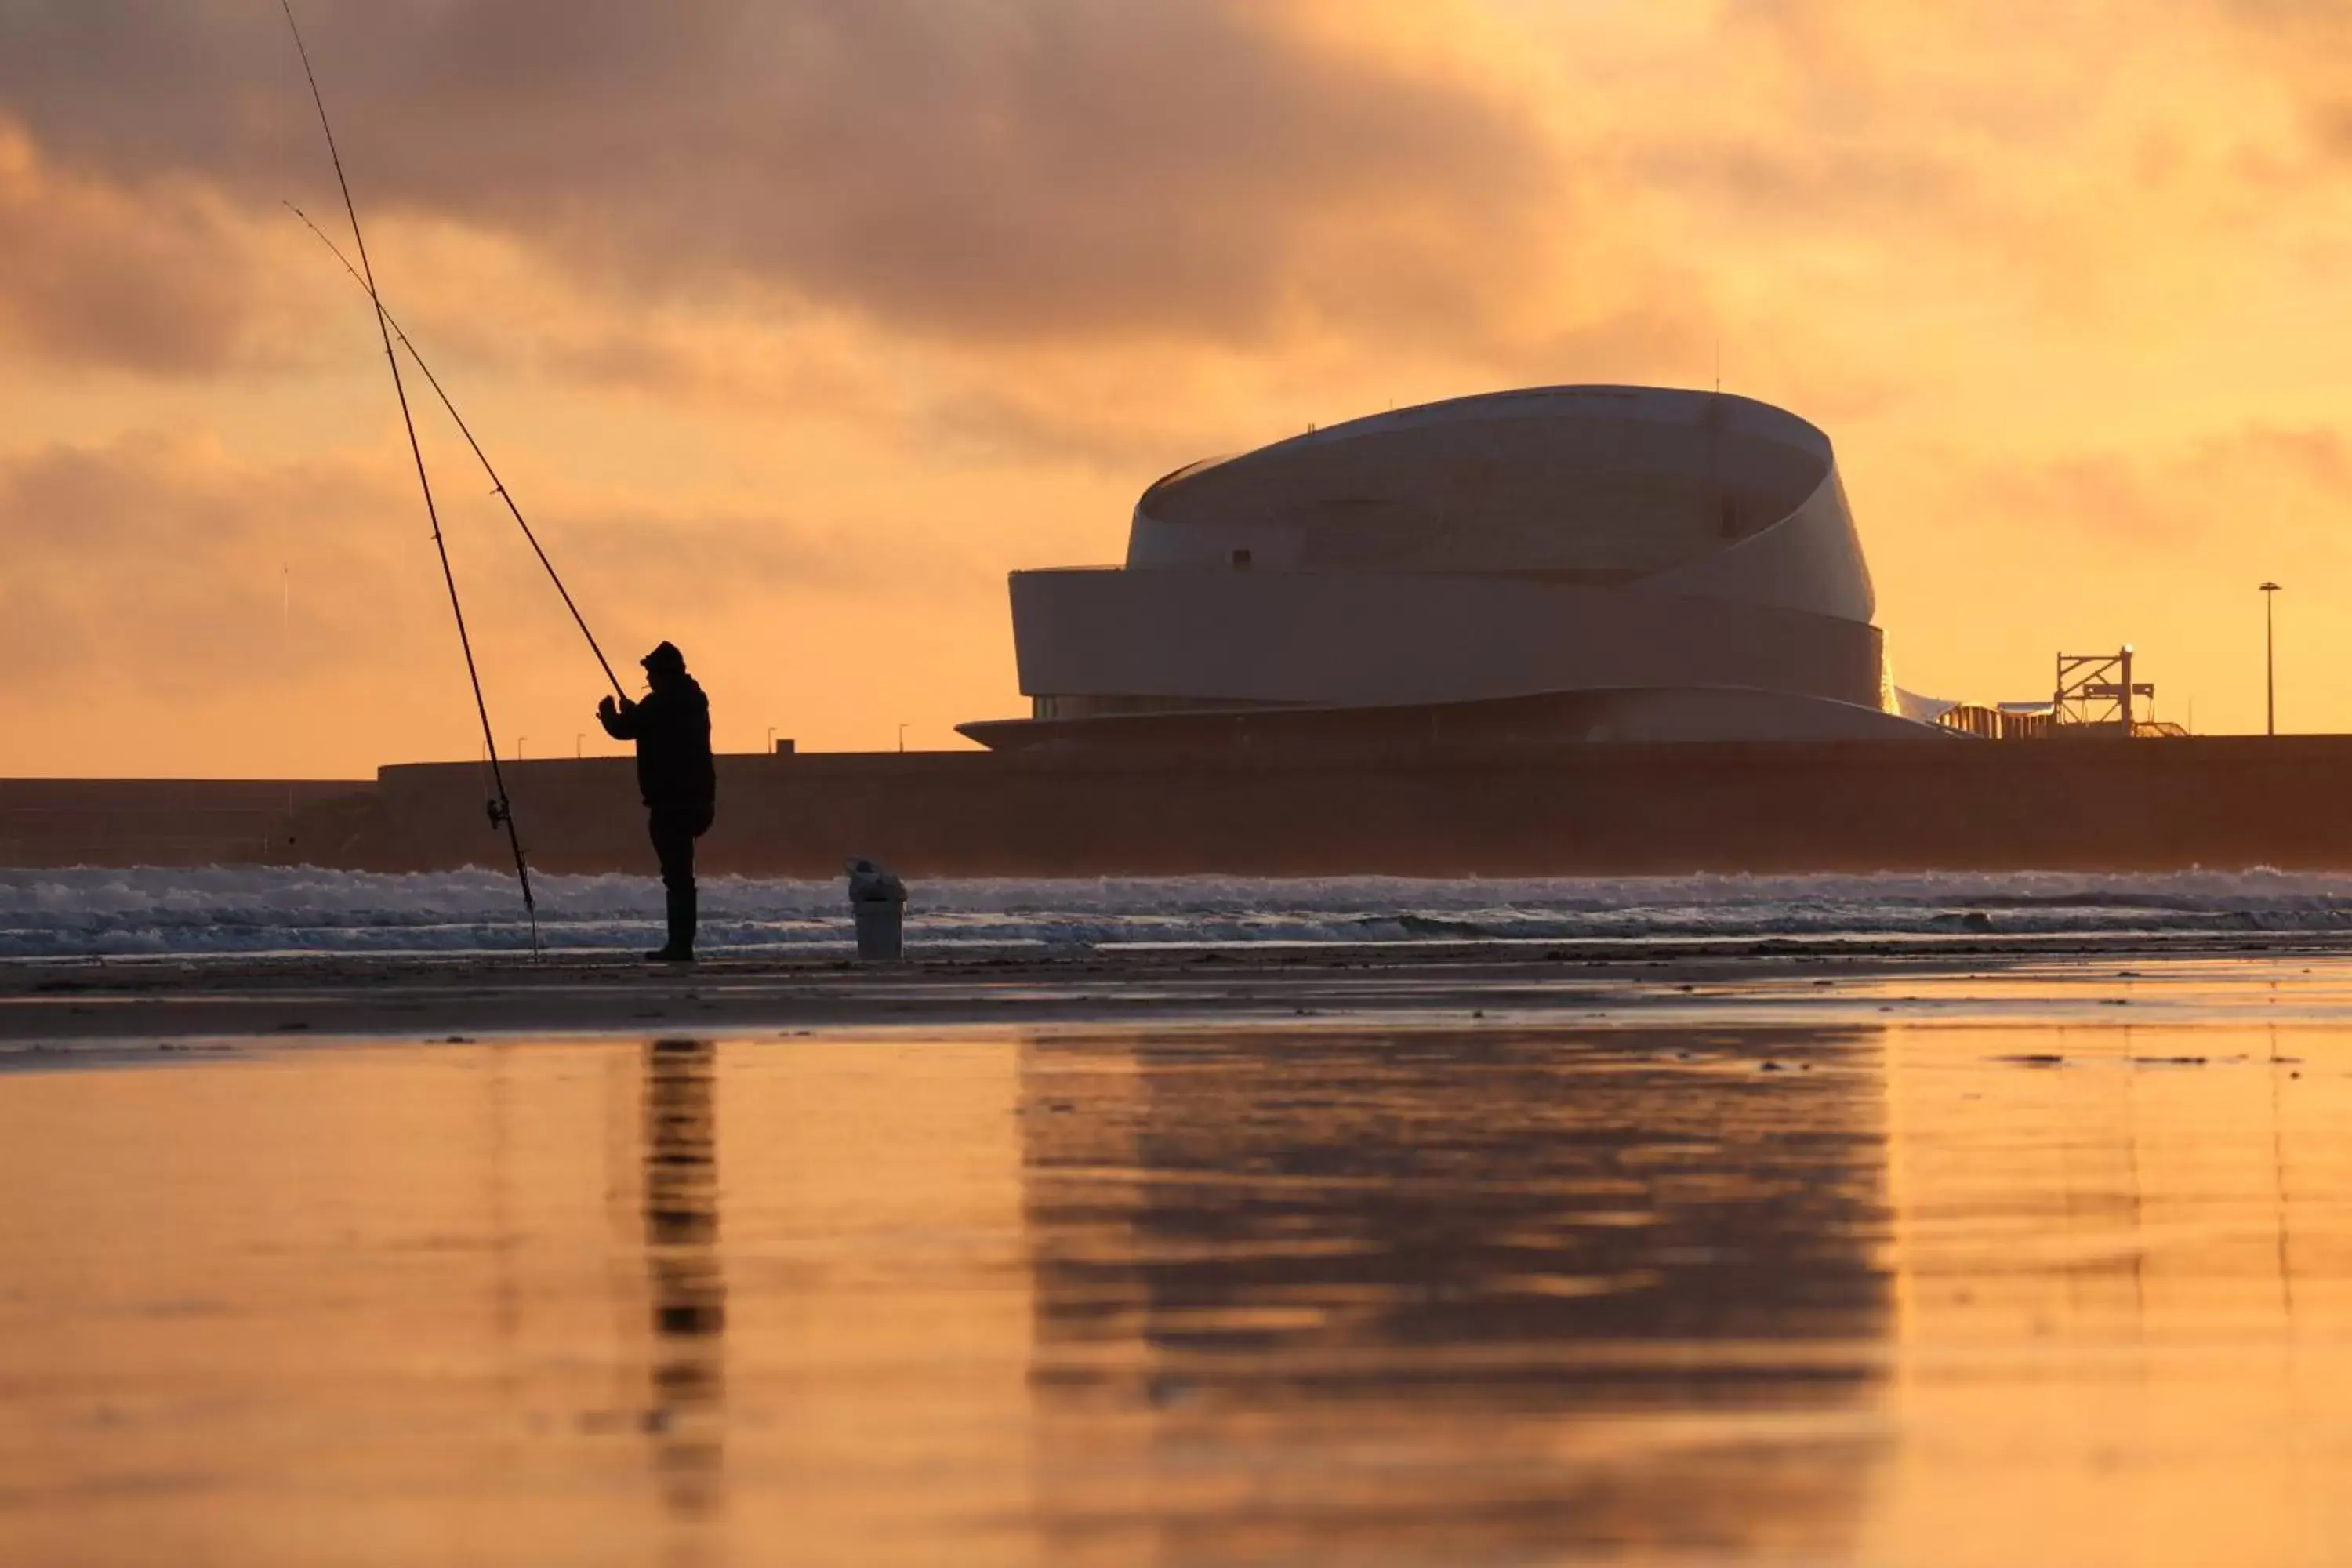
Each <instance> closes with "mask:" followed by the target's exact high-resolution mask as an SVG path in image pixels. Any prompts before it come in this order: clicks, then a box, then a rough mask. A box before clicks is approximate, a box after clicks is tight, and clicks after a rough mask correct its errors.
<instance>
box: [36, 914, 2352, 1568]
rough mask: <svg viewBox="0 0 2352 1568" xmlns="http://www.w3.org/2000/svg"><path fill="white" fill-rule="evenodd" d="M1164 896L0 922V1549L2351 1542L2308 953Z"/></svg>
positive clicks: (1502, 1554) (704, 1558) (1987, 1559)
mask: <svg viewBox="0 0 2352 1568" xmlns="http://www.w3.org/2000/svg"><path fill="white" fill-rule="evenodd" d="M1201 956H1202V955H1201V954H1199V953H1149V954H1120V955H1102V956H1099V957H1097V958H1092V959H1088V960H1086V961H1083V962H1080V963H1061V964H1058V965H1057V964H1055V963H1045V962H1040V961H1038V960H1035V959H1034V958H1028V959H1024V958H1020V957H1017V956H1005V957H1003V959H1002V961H1001V962H997V961H992V960H988V959H973V960H958V961H956V962H954V963H932V964H917V965H909V966H908V967H907V968H906V969H905V970H904V971H902V972H898V973H885V974H877V973H872V972H866V971H857V970H852V969H836V968H834V967H832V966H830V965H829V964H803V965H776V964H765V965H761V964H745V965H739V966H730V965H727V964H717V965H711V966H709V968H708V969H707V970H704V971H699V972H696V973H655V974H646V973H642V972H640V971H638V970H635V969H625V968H622V967H619V966H616V965H610V964H593V963H591V964H579V963H574V964H571V965H568V966H553V965H549V966H542V967H541V969H540V970H538V971H533V972H530V975H531V976H532V977H530V978H524V977H523V972H522V971H521V970H520V969H519V968H517V967H516V966H513V965H510V964H503V963H488V961H483V962H480V963H449V962H447V961H437V962H436V963H405V964H404V963H392V962H389V961H368V962H366V963H356V962H354V961H349V960H327V961H299V962H286V963H237V964H205V965H194V966H188V968H187V969H186V970H183V968H182V967H181V966H179V965H176V964H168V963H166V964H136V963H134V964H117V963H109V964H107V965H104V966H95V965H47V966H18V967H14V968H11V969H9V970H8V971H7V972H6V973H5V988H0V998H5V999H0V1031H5V1037H6V1039H7V1042H8V1044H7V1047H6V1052H5V1059H6V1060H7V1061H8V1062H9V1063H11V1064H12V1065H14V1066H16V1068H25V1069H35V1070H18V1071H13V1072H6V1073H0V1190H5V1192H6V1193H7V1194H9V1201H8V1203H7V1204H6V1205H5V1209H0V1387H5V1390H6V1394H7V1397H6V1400H5V1405H0V1475H5V1478H6V1479H5V1483H0V1561H6V1562H10V1563H17V1562H22V1563H45V1564H46V1563H155V1562H185V1563H205V1562H220V1563H241V1564H242V1563H256V1564H268V1563H303V1564H314V1563H418V1562H433V1563H794V1564H800V1563H807V1564H820V1563H821V1564H835V1563H839V1564H887V1563H1037V1564H1049V1563H1052V1564H1058V1563H1442V1564H1458V1563H1569V1562H1584V1561H1601V1560H1605V1561H1637V1562H1664V1563H1717V1562H1726V1561H1740V1562H1759V1563H1823V1562H1832V1563H1833V1562H1856V1563H2184V1564H2186V1563H2198V1564H2205V1563H2221V1562H2228V1563H2328V1562H2334V1561H2340V1559H2341V1542H2343V1541H2345V1540H2347V1539H2352V1502H2347V1498H2352V1487H2347V1480H2352V1415H2347V1414H2346V1411H2347V1401H2352V1147H2347V1139H2346V1138H2345V1136H2344V1130H2345V1128H2346V1127H2347V1120H2348V1119H2352V959H2347V957H2346V956H2345V955H2343V954H2342V953H2341V952H2336V951H2333V950H2330V949H2329V948H2328V947H2327V946H2326V944H2324V943H2320V942H2309V943H2306V944H2305V946H2304V947H2303V948H2301V949H2294V948H2288V947H2284V946H2279V947H2273V948H2270V949H2267V950H2265V951H2263V952H2242V951H2226V950H2221V949H2216V948H2212V947H2210V946H2208V947H2203V948H2198V949H2182V948H2175V949H2162V948H2161V947H2160V945H2150V944H2146V943H2142V944H2139V945H2138V946H2137V948H2135V949H2132V950H2130V951H2126V950H2124V949H2122V948H2116V949H2111V950H2105V951H2084V950H2083V944H2081V943H2077V944H2075V951H2074V952H2054V951H2041V950H2032V949H2023V948H2021V949H2016V950H1996V949H1994V948H1990V947H1982V946H1980V947H1979V948H1977V949H1975V950H1972V951H1962V950H1958V949H1955V948H1953V947H1952V946H1950V945H1949V944H1942V945H1937V946H1933V947H1930V946H1928V945H1927V944H1918V945H1915V946H1913V947H1910V948H1903V947H1901V946H1900V944H1895V945H1892V946H1890V945H1887V944H1880V945H1879V947H1877V948H1875V949H1874V950H1872V951H1868V952H1857V951H1853V950H1851V949H1848V948H1838V947H1835V946H1834V945H1833V944H1815V945H1814V946H1812V947H1810V948H1807V947H1802V946H1798V947H1781V948H1778V949H1776V950H1774V951H1760V952H1748V951H1731V950H1724V951H1713V952H1688V951H1685V952H1676V953H1674V954H1671V955H1661V954H1658V953H1650V952H1644V953H1638V954H1636V953H1627V952H1612V953H1611V954H1609V955H1608V956H1607V958H1606V960H1605V961H1603V960H1602V959H1601V958H1598V957H1595V956H1594V955H1593V954H1591V953H1576V952H1561V953H1559V955H1557V956H1555V955H1553V954H1552V953H1550V952H1537V953H1528V952H1508V951H1501V950H1475V951H1473V950H1466V949H1465V950H1464V951H1461V952H1448V953H1442V954H1429V953H1422V954H1418V955H1414V956H1412V957H1410V958H1407V959H1400V958H1399V957H1398V956H1397V955H1395V954H1392V953H1391V954H1388V955H1386V956H1382V955H1380V954H1378V953H1374V952H1315V953H1307V954H1297V953H1287V954H1286V953H1270V952H1261V953H1255V954H1249V955H1244V956H1240V957H1234V956H1227V957H1226V958H1224V959H1223V960H1222V961H1220V962H1214V963H1200V962H1198V961H1199V959H1200V958H1201ZM1203 972H1207V973H1203ZM420 1007H421V1008H422V1011H416V1010H415V1009H417V1008H420ZM644 1014H657V1015H659V1016H638V1015H644ZM402 1020H405V1022H403V1021H402ZM285 1025H299V1026H300V1027H284V1026H285ZM167 1030H168V1032H166V1031H167ZM451 1034H460V1035H464V1036H466V1037H467V1038H465V1039H463V1040H460V1041H457V1042H451V1041H449V1040H448V1039H447V1038H446V1037H447V1036H448V1035H451ZM428 1035H430V1036H437V1037H438V1038H437V1039H428V1038H426V1037H427V1036H428ZM164 1047H171V1048H168V1049H167V1048H164Z"/></svg>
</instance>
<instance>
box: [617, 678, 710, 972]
mask: <svg viewBox="0 0 2352 1568" xmlns="http://www.w3.org/2000/svg"><path fill="white" fill-rule="evenodd" d="M639 662H640V663H642V664H643V665H644V666H645V667H646V684H647V685H649V686H651V687H652V688H653V689H652V690H651V691H650V692H649V693H648V694H647V695H646V700H644V701H643V702H632V701H630V700H628V699H627V698H623V699H621V701H620V704H619V705H618V706H617V707H615V706H614V702H613V700H612V699H611V698H609V697H607V698H605V699H604V701H602V702H600V703H598V704H597V705H596V718H597V721H598V722H600V723H602V724H603V725H604V732H605V733H606V734H608V735H611V736H612V737H613V738H614V739H615V740H620V741H635V742H636V743H637V791H638V793H639V794H640V795H644V796H645V799H646V811H647V813H648V814H649V815H650V817H651V821H650V823H649V825H648V826H650V828H651V831H652V834H653V840H654V856H655V858H656V859H658V860H659V861H660V862H661V879H662V888H663V890H664V891H666V892H667V894H668V895H669V942H668V944H667V946H665V947H663V948H662V950H661V951H660V952H649V953H647V954H646V957H647V958H649V959H653V960H656V961H657V962H661V963H685V962H687V961H688V960H690V959H692V958H693V957H694V841H695V840H696V839H698V838H699V837H702V836H703V835H704V834H705V833H707V832H709V829H710V817H711V812H712V809H713V805H714V803H715V802H716V801H717V799H718V795H719V776H718V772H717V770H716V769H715V768H713V767H712V765H711V762H710V700H709V698H707V697H705V696H704V695H703V694H702V688H701V687H699V686H698V685H696V684H695V682H694V677H692V676H690V675H688V674H687V672H686V656H685V655H684V654H682V653H680V652H678V651H677V647H675V646H674V645H672V644H669V643H664V644H662V645H661V647H657V648H656V649H654V651H653V652H651V653H649V654H647V655H646V657H645V658H643V659H641V660H639Z"/></svg>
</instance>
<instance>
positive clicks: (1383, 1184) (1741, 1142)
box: [1021, 1028, 1890, 1562]
mask: <svg viewBox="0 0 2352 1568" xmlns="http://www.w3.org/2000/svg"><path fill="white" fill-rule="evenodd" d="M1878 1039H1879V1037H1878V1035H1877V1033H1876V1031H1874V1030H1867V1029H1864V1030H1849V1029H1842V1028H1832V1029H1830V1030H1827V1031H1815V1032H1810V1033H1808V1034H1794V1033H1790V1034H1775V1033H1772V1032H1769V1031H1767V1032H1763V1033H1748V1034H1744V1035H1742V1036H1739V1037H1725V1036H1723V1035H1722V1034H1720V1033H1719V1032H1700V1031H1693V1032H1690V1033H1678V1032H1675V1031H1656V1032H1647V1031H1645V1032H1643V1033H1641V1034H1639V1035H1628V1034H1612V1033H1609V1032H1605V1031H1596V1032H1593V1033H1590V1034H1581V1035H1580V1034H1577V1033H1574V1032H1570V1031H1561V1030H1556V1029H1555V1030H1546V1031H1543V1032H1540V1033H1528V1034H1517V1033H1513V1032H1509V1031H1502V1030H1496V1031H1494V1032H1475V1033H1474V1032H1468V1031H1462V1030H1452V1031H1444V1030H1427V1031H1413V1030H1411V1029H1381V1030H1379V1031H1377V1032H1368V1033H1344V1032H1337V1031H1335V1032H1331V1033H1328V1034H1294V1035H1288V1036H1285V1037H1259V1038H1258V1039H1257V1040H1256V1041H1255V1042H1251V1041H1249V1040H1248V1039H1247V1037H1243V1038H1242V1039H1240V1040H1234V1039H1233V1038H1232V1037H1227V1038H1226V1041H1224V1042H1217V1041H1215V1039H1214V1037H1204V1036H1202V1035H1201V1034H1198V1033H1185V1034H1181V1035H1171V1036H1169V1037H1163V1038H1153V1037H1149V1036H1145V1037H1115V1038H1099V1039H1092V1040H1086V1041H1074V1040H1068V1039H1057V1040H1053V1041H1049V1042H1038V1043H1034V1044H1033V1045H1031V1046H1030V1047H1028V1049H1027V1051H1026V1053H1025V1061H1024V1078H1025V1079H1026V1080H1027V1085H1028V1087H1027V1089H1026V1090H1025V1092H1024V1100H1026V1101H1027V1102H1028V1106H1029V1110H1030V1113H1029V1114H1027V1115H1025V1116H1024V1118H1023V1119H1022V1123H1021V1125H1022V1127H1023V1130H1024V1137H1025V1140H1026V1149H1025V1152H1024V1179H1025V1181H1026V1183H1027V1185H1028V1189H1029V1197H1028V1205H1027V1207H1028V1215H1027V1230H1028V1233H1029V1236H1030V1238H1031V1246H1032V1247H1033V1249H1034V1264H1033V1268H1034V1301H1035V1310H1036V1335H1037V1349H1036V1352H1035V1365H1036V1368H1037V1371H1036V1373H1035V1374H1034V1386H1035V1388H1036V1391H1037V1401H1038V1403H1037V1409H1036V1412H1035V1415H1034V1430H1035V1433H1036V1438H1035V1440H1036V1441H1037V1442H1038V1444H1039V1446H1040V1463H1039V1466H1038V1470H1037V1476H1038V1487H1039V1496H1038V1499H1037V1511H1038V1516H1039V1519H1040V1529H1041V1531H1045V1533H1046V1535H1047V1538H1048V1539H1049V1540H1060V1539H1061V1538H1062V1537H1063V1536H1065V1535H1066V1536H1067V1537H1068V1538H1069V1540H1068V1542H1066V1543H1067V1544H1075V1545H1086V1546H1090V1547H1092V1548H1093V1549H1095V1550H1096V1551H1097V1552H1101V1553H1103V1560H1105V1561H1173V1562H1189V1561H1229V1560H1249V1561H1266V1562H1288V1561H1297V1562H1309V1561H1312V1562H1325V1561H1328V1562H1348V1561H1357V1560H1369V1559H1371V1558H1375V1557H1378V1558H1381V1559H1382V1560H1386V1559H1388V1558H1389V1557H1391V1556H1393V1557H1395V1558H1397V1559H1399V1560H1402V1559H1404V1558H1408V1557H1409V1558H1411V1559H1412V1560H1414V1561H1422V1560H1427V1561H1431V1562H1473V1561H1475V1562H1487V1561H1512V1562H1517V1561H1523V1560H1524V1561H1536V1560H1538V1559H1540V1560H1542V1561H1551V1560H1553V1558H1554V1557H1555V1556H1556V1555H1561V1554H1574V1553H1578V1552H1582V1551H1586V1550H1601V1549H1607V1550H1613V1551H1621V1552H1622V1551H1628V1550H1639V1549H1652V1550H1660V1551H1664V1552H1669V1553H1672V1554H1675V1557H1676V1560H1677V1561H1679V1560H1682V1558H1683V1557H1684V1556H1688V1557H1689V1558H1690V1559H1691V1560H1694V1561H1700V1560H1715V1559H1717V1558H1718V1557H1719V1558H1723V1559H1729V1558H1732V1557H1743V1558H1744V1557H1747V1556H1751V1555H1765V1556H1769V1557H1770V1558H1771V1559H1772V1560H1774V1561H1784V1560H1785V1561H1792V1562H1798V1561H1801V1562H1813V1561H1843V1560H1847V1559H1848V1558H1849V1557H1851V1556H1852V1555H1853V1553H1852V1551H1851V1548H1852V1544H1853V1539H1854V1534H1855V1531H1857V1529H1858V1528H1859V1521H1860V1519H1861V1516H1862V1514H1863V1513H1864V1510H1865V1509H1866V1508H1867V1506H1868V1504H1869V1502H1870V1500H1871V1493H1872V1488H1873V1486H1874V1481H1875V1477H1876V1467H1877V1463H1878V1460H1879V1458H1880V1456H1881V1448H1882V1445H1881V1441H1880V1438H1881V1433H1880V1430H1879V1428H1878V1426H1877V1424H1876V1420H1875V1416H1874V1405H1875V1404H1876V1401H1877V1398H1878V1391H1879V1377H1880V1367H1881V1363H1880V1360H1879V1358H1878V1356H1877V1355H1876V1353H1875V1352H1874V1350H1873V1348H1872V1346H1873V1344H1874V1342H1876V1341H1877V1340H1879V1339H1880V1337H1881V1336H1883V1335H1884V1334H1885V1332H1886V1331H1887V1323H1888V1318H1889V1313H1890V1300H1889V1292H1888V1283H1887V1280H1886V1278H1885V1273H1884V1271H1883V1268H1882V1265H1881V1259H1880V1258H1879V1255H1878V1246H1879V1238H1880V1237H1882V1236H1883V1234H1884V1228H1885V1194H1884V1187H1883V1171H1884V1163H1885V1146H1884V1135H1883V1130H1882V1122H1881V1118H1882V1115H1883V1102H1882V1100H1881V1096H1880V1091H1879V1078H1878V1067H1879V1054H1880V1050H1879V1043H1878ZM1759 1053H1773V1054H1777V1055H1778V1056H1779V1057H1780V1061H1781V1063H1782V1064H1783V1065H1784V1066H1786V1067H1787V1068H1789V1069H1790V1070H1787V1071H1782V1072H1778V1073H1767V1072H1764V1071H1762V1070H1760V1068H1759ZM1814 1068H1819V1069H1821V1070H1811V1069H1814ZM1065 1112H1066V1114H1065ZM1106 1476H1108V1477H1113V1478H1122V1479H1123V1478H1132V1479H1128V1480H1127V1481H1126V1485H1127V1486H1128V1487H1129V1488H1131V1489H1132V1493H1133V1495H1134V1496H1135V1497H1136V1498H1138V1499H1139V1500H1142V1499H1148V1500H1149V1502H1148V1505H1146V1506H1139V1507H1135V1508H1132V1509H1130V1510H1124V1511H1114V1510H1107V1509H1106V1507H1105V1502H1106V1494H1105V1491H1104V1487H1105V1485H1106V1483H1105V1480H1104V1478H1105V1477H1106ZM1112 1495H1123V1494H1118V1493H1113V1494H1112ZM1120 1529H1124V1530H1126V1531H1129V1532H1131V1533H1130V1534H1129V1535H1126V1536H1121V1535H1118V1534H1117V1533H1116V1532H1117V1531H1118V1530H1120ZM1114 1548H1116V1550H1114Z"/></svg>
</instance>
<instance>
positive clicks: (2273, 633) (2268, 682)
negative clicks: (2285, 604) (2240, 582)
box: [2263, 583, 2279, 735]
mask: <svg viewBox="0 0 2352 1568" xmlns="http://www.w3.org/2000/svg"><path fill="white" fill-rule="evenodd" d="M2278 591H2279V585H2278V584H2275V583H2265V584H2263V734H2265V735H2275V734H2277V733H2278V635H2277V622H2276V621H2275V619H2274V618H2273V616H2272V614H2271V611H2272V608H2273V605H2276V604H2277V603H2278V598H2277V595H2278Z"/></svg>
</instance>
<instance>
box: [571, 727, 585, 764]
mask: <svg viewBox="0 0 2352 1568" xmlns="http://www.w3.org/2000/svg"><path fill="white" fill-rule="evenodd" d="M587 754H588V737H587V736H586V735H585V734H582V733H576V732H575V733H574V734H573V735H572V758H573V760H575V761H576V760H578V759H579V758H582V757H584V756H586V755H587Z"/></svg>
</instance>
